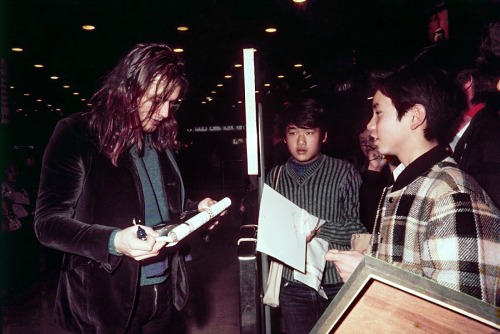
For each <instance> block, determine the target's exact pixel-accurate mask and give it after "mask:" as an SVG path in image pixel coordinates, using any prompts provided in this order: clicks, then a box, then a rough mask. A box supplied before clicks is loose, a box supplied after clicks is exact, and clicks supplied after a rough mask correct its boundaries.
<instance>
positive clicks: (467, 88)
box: [416, 22, 500, 207]
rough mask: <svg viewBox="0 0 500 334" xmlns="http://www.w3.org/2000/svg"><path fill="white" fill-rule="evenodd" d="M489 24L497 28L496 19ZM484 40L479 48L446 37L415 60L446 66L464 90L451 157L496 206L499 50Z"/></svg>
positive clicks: (499, 152)
mask: <svg viewBox="0 0 500 334" xmlns="http://www.w3.org/2000/svg"><path fill="white" fill-rule="evenodd" d="M491 27H492V30H493V31H495V27H496V31H497V32H500V23H498V22H497V23H496V24H492V25H491ZM490 37H492V36H490ZM497 38H498V37H497ZM488 40H489V41H491V40H492V38H489V39H485V41H484V43H483V46H482V47H481V48H478V47H477V46H476V45H468V44H467V43H457V42H451V41H448V42H445V43H442V44H439V45H436V46H433V47H430V48H428V49H425V50H424V51H423V52H422V53H421V54H419V55H418V56H417V57H416V61H417V62H420V63H424V64H430V65H433V66H437V67H440V68H442V69H444V70H446V71H447V72H449V73H450V74H451V75H452V76H453V78H454V80H455V81H456V82H457V84H459V85H460V87H461V88H462V90H463V91H464V92H465V95H466V97H467V110H466V111H465V113H464V114H463V116H462V119H461V121H460V124H459V127H458V128H457V130H456V133H455V137H454V138H453V140H452V141H451V142H450V148H451V150H452V151H453V158H454V159H455V160H456V161H457V163H458V165H459V166H460V168H461V169H462V170H464V171H465V172H467V173H468V174H470V175H471V176H472V177H474V178H475V179H476V181H477V182H478V183H479V184H480V185H481V187H482V188H483V189H484V190H485V191H486V192H487V193H488V195H489V196H490V197H491V199H492V200H493V202H494V203H495V204H496V206H497V207H500V187H498V184H500V131H499V130H498V129H500V93H499V92H498V91H497V90H496V85H497V82H498V80H499V78H500V71H499V69H500V67H499V66H498V64H499V59H500V57H499V55H500V54H499V55H495V53H494V52H493V50H494V48H493V47H492V46H491V44H489V43H487V41H488ZM487 50H491V52H488V51H487Z"/></svg>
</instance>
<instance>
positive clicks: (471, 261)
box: [421, 192, 500, 304]
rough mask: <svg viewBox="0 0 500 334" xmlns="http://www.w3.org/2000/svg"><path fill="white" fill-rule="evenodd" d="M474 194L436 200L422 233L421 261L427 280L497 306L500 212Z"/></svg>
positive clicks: (459, 194) (499, 260)
mask: <svg viewBox="0 0 500 334" xmlns="http://www.w3.org/2000/svg"><path fill="white" fill-rule="evenodd" d="M472 196H473V195H471V194H468V193H463V192H458V193H457V192H454V193H450V194H449V195H447V196H441V197H439V198H438V199H436V201H435V203H434V206H433V208H431V210H433V211H434V212H433V213H432V214H431V217H433V218H432V219H431V220H430V221H429V223H428V226H427V228H426V229H425V230H424V231H423V233H424V234H425V235H423V238H422V240H424V241H423V243H422V247H423V249H422V250H421V251H422V253H421V256H422V257H421V260H422V270H423V273H424V275H425V276H426V277H428V278H430V279H433V280H435V281H437V282H438V283H440V284H442V285H444V286H447V287H450V288H452V289H455V290H458V291H461V292H464V293H466V294H469V295H472V296H474V297H476V298H479V299H482V300H484V301H486V302H488V303H490V304H495V303H496V302H495V299H496V291H497V289H498V285H499V280H500V277H499V268H500V256H499V254H500V242H499V235H500V230H499V229H500V221H499V219H500V217H499V216H498V210H495V209H494V208H493V210H492V208H491V207H490V206H488V205H487V204H485V203H484V202H483V201H481V200H478V199H477V198H472Z"/></svg>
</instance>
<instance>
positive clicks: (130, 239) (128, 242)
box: [114, 225, 166, 261]
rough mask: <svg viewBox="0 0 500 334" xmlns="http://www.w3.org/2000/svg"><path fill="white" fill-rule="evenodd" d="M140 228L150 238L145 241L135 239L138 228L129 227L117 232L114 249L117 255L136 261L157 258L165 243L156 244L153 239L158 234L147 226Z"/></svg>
mask: <svg viewBox="0 0 500 334" xmlns="http://www.w3.org/2000/svg"><path fill="white" fill-rule="evenodd" d="M141 228H142V229H143V230H144V231H145V232H146V234H147V235H148V236H150V237H148V238H146V240H141V239H139V238H137V229H138V226H135V225H134V226H130V227H127V228H126V229H124V230H121V231H119V232H118V233H116V235H115V241H114V242H115V248H116V251H117V252H118V253H121V254H123V255H126V256H129V257H131V258H133V259H134V260H136V261H140V260H144V259H147V258H150V257H154V256H157V255H158V254H159V252H160V250H161V249H162V248H163V247H164V246H165V245H166V242H164V241H159V242H157V241H156V239H155V237H157V236H159V235H160V234H159V233H158V232H156V231H154V230H153V229H152V228H151V227H149V226H141Z"/></svg>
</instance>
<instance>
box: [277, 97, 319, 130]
mask: <svg viewBox="0 0 500 334" xmlns="http://www.w3.org/2000/svg"><path fill="white" fill-rule="evenodd" d="M289 125H295V126H297V127H299V128H302V129H314V128H320V130H321V133H322V134H324V133H325V132H326V131H327V130H328V117H327V112H326V109H325V107H324V106H323V105H322V104H321V103H320V102H319V101H317V100H315V99H312V98H303V99H299V100H297V101H294V102H291V103H289V104H288V105H287V106H286V107H285V109H284V110H283V112H282V113H281V115H280V117H279V128H280V133H281V134H282V135H283V136H284V137H285V136H286V128H287V127H288V126H289Z"/></svg>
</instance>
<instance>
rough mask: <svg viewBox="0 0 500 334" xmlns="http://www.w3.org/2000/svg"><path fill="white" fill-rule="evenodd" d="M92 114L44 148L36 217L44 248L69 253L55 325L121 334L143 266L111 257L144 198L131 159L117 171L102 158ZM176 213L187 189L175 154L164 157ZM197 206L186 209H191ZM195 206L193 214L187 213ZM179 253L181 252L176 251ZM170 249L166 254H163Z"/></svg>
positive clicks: (176, 295)
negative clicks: (115, 238)
mask: <svg viewBox="0 0 500 334" xmlns="http://www.w3.org/2000/svg"><path fill="white" fill-rule="evenodd" d="M86 117H87V116H85V115H84V114H76V115H73V116H70V117H67V118H65V119H63V120H61V121H59V122H58V124H57V126H56V128H55V130H54V133H53V135H52V138H51V139H50V141H49V144H48V146H47V148H46V151H45V153H44V158H43V165H42V171H41V179H40V188H39V195H38V199H37V208H36V214H35V232H36V235H37V237H38V239H39V240H40V242H41V243H42V244H43V245H45V246H47V247H51V248H54V249H57V250H60V251H63V252H64V257H63V263H62V269H61V270H62V271H61V275H60V279H59V286H58V291H57V297H56V305H55V315H54V317H55V321H56V323H57V324H59V325H60V326H61V327H63V328H65V329H67V330H70V331H73V332H78V333H107V334H108V333H123V332H124V331H125V329H126V327H127V325H128V323H129V320H130V317H131V314H132V309H133V305H134V302H135V300H136V298H137V291H138V286H139V276H140V267H139V262H137V261H135V260H133V259H131V258H129V257H127V256H114V255H110V254H109V252H108V249H109V246H108V243H109V238H110V234H111V232H112V231H113V230H114V229H117V228H118V229H123V228H126V227H129V226H131V224H132V220H133V219H134V218H135V219H136V220H137V219H140V220H141V221H145V219H144V198H143V195H142V188H141V185H140V180H139V175H138V173H137V171H136V169H135V165H134V163H133V160H132V157H131V156H130V155H129V154H124V155H123V156H122V157H120V159H119V161H118V167H116V166H114V165H113V164H112V163H111V161H110V160H109V159H108V158H107V157H105V156H104V155H102V154H100V153H99V152H98V150H97V147H96V145H95V141H94V140H93V138H94V137H93V135H92V134H90V133H89V131H88V128H87V124H88V120H87V119H86ZM159 160H160V165H161V169H162V175H163V178H164V179H163V185H164V187H165V193H166V194H167V198H168V202H169V204H170V210H171V212H172V213H174V214H175V213H177V212H180V211H181V210H183V209H184V208H183V206H184V186H183V183H182V179H181V176H180V173H179V171H178V168H177V165H176V163H175V160H174V157H173V154H172V153H171V152H162V153H161V154H159ZM196 205H197V203H194V202H190V203H188V204H186V206H187V207H186V209H193V208H196ZM188 206H189V208H188ZM173 248H175V247H173ZM164 251H168V250H164ZM172 251H174V252H175V253H173V254H170V256H171V257H172V263H171V268H172V273H171V275H172V286H173V288H172V293H173V300H174V303H175V304H176V306H177V307H178V308H181V307H183V306H184V304H185V302H186V300H187V297H188V296H187V294H188V287H187V278H186V275H185V267H184V259H183V257H182V256H179V255H178V253H177V251H175V250H172Z"/></svg>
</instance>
